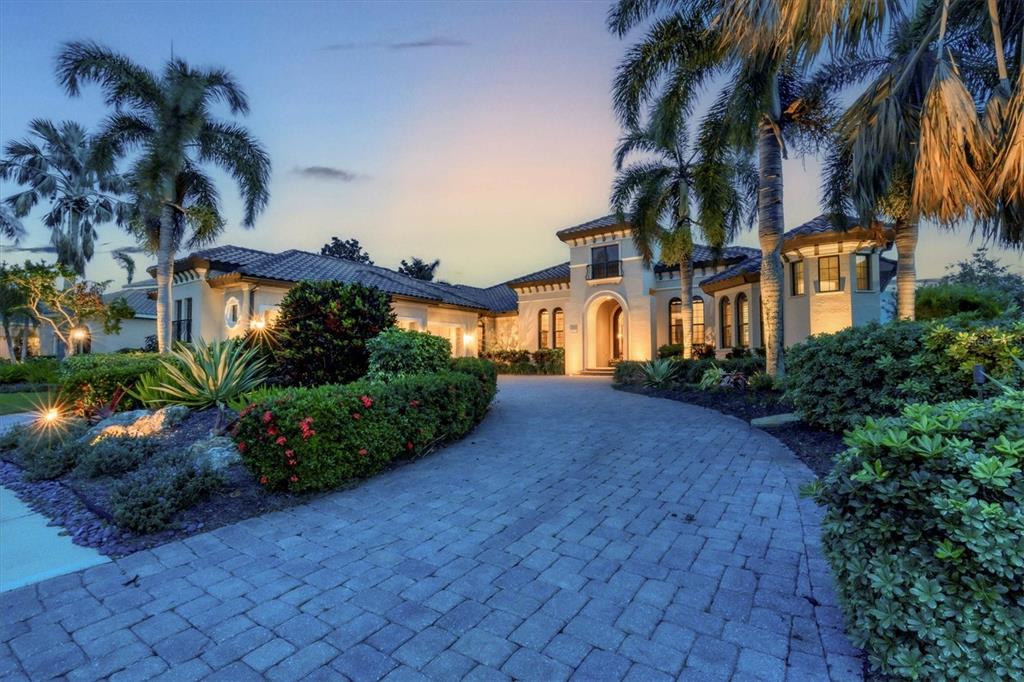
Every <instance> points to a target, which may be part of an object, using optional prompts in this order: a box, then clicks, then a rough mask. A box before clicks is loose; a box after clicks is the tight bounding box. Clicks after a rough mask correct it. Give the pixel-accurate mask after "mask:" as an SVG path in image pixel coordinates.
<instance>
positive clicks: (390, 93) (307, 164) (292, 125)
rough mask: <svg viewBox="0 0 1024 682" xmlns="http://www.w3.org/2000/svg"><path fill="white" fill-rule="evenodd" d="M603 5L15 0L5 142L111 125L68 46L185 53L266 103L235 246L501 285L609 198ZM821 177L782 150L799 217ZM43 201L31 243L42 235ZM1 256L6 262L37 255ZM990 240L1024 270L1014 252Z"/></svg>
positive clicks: (789, 214) (228, 198)
mask: <svg viewBox="0 0 1024 682" xmlns="http://www.w3.org/2000/svg"><path fill="white" fill-rule="evenodd" d="M607 7H608V3H607V2H589V3H588V2H529V3H527V2H522V3H516V2H508V3H499V2H478V3H468V2H467V3H413V2H409V3H390V4H389V3H384V2H374V3H345V4H342V3H336V2H279V3H274V2H200V3H187V2H71V3H62V2H12V1H10V0H5V1H4V2H2V3H0V140H2V141H3V142H4V143H6V142H7V141H9V140H11V139H12V138H16V137H22V136H24V135H25V133H26V127H27V124H28V122H29V121H30V120H31V119H32V118H35V117H44V118H51V119H56V120H61V119H72V120H76V121H79V122H81V123H83V124H85V125H86V126H88V127H90V128H91V129H95V128H96V126H97V125H98V124H99V122H100V121H101V120H102V118H103V116H104V114H105V113H106V108H105V106H104V105H103V102H102V100H101V98H100V93H99V89H98V88H97V87H95V86H87V87H86V90H85V92H84V95H83V96H82V97H80V98H78V99H69V98H68V97H66V96H65V94H64V93H63V92H62V90H61V89H60V87H59V86H58V84H57V82H56V79H55V77H54V73H53V71H54V69H53V67H54V58H55V56H56V54H57V52H58V49H59V47H60V44H61V43H62V42H63V41H66V40H74V39H93V40H96V41H99V42H101V43H103V44H105V45H107V46H109V47H110V48H113V49H115V50H117V51H120V52H123V53H125V54H127V55H129V56H130V57H132V58H133V59H135V60H136V61H138V62H140V63H142V64H144V65H146V66H148V67H150V68H153V69H159V68H160V67H161V66H162V63H163V62H164V60H166V58H167V57H168V56H170V55H171V53H172V50H173V54H175V55H178V56H180V57H183V58H185V59H186V60H188V61H189V62H191V63H193V64H196V65H217V66H223V67H225V68H227V69H229V70H230V71H231V72H232V73H233V74H234V75H235V76H236V78H237V79H238V81H239V82H240V83H241V84H242V85H243V86H244V88H245V89H246V91H247V92H248V94H249V97H250V101H251V106H252V113H251V115H250V116H248V117H247V118H245V119H244V120H243V122H244V124H245V125H246V126H248V127H249V129H250V130H251V131H252V132H253V133H254V134H255V135H256V136H257V137H258V138H259V139H260V140H262V142H263V143H264V145H265V146H266V147H267V149H268V150H269V152H270V155H271V158H272V159H273V164H274V174H273V180H272V184H271V201H270V205H269V208H268V210H267V211H266V212H265V213H264V214H263V215H262V216H261V217H260V218H259V220H258V222H257V224H256V227H255V228H254V229H253V230H243V229H242V228H241V227H240V226H239V224H240V221H241V211H240V206H239V201H238V199H237V190H236V189H235V187H234V186H233V185H232V184H231V183H230V181H229V180H228V179H226V178H224V179H223V180H222V181H221V183H220V188H221V193H222V195H223V197H224V199H225V201H224V208H225V214H226V217H227V219H228V223H229V227H228V229H227V230H226V231H225V233H224V236H223V238H222V240H221V243H234V244H239V245H245V246H250V247H253V248H259V249H266V250H283V249H288V248H300V249H307V250H314V251H315V250H318V249H319V248H320V246H321V245H322V244H323V243H324V242H326V241H329V239H330V237H331V236H332V235H337V236H339V237H342V238H348V237H354V238H356V239H358V240H359V241H360V242H362V244H363V245H364V246H365V248H366V249H367V250H368V251H369V253H370V254H371V256H372V257H373V259H374V260H375V261H376V262H377V263H378V264H379V265H385V266H391V267H393V266H396V265H397V264H398V262H399V261H400V260H401V259H402V258H408V257H410V256H420V257H422V258H426V259H433V258H440V259H441V261H442V264H441V269H440V272H439V276H440V277H441V278H443V279H446V280H449V281H453V282H463V283H467V284H476V285H490V284H493V283H496V282H499V281H504V280H506V279H509V278H511V277H514V276H516V275H520V274H524V273H527V272H531V271H533V270H537V269H540V268H542V267H546V266H548V265H551V264H554V263H557V262H560V261H562V260H565V259H566V258H567V255H568V251H567V249H566V248H565V247H564V245H562V244H561V243H560V242H559V241H558V240H557V239H556V238H555V236H554V232H555V230H557V229H559V228H562V227H565V226H568V225H572V224H575V223H579V222H583V221H585V220H589V219H591V218H594V217H597V216H600V215H604V214H606V213H607V212H608V210H609V209H608V191H609V187H610V183H611V179H612V175H613V169H612V161H611V153H612V149H613V147H614V145H615V141H616V137H617V135H618V126H617V124H616V121H615V118H614V116H613V115H612V112H611V108H610V97H609V88H610V83H611V79H612V76H613V72H614V68H615V65H616V63H617V62H618V61H619V59H620V58H621V57H622V54H623V53H624V51H625V49H626V47H627V45H628V41H620V40H619V39H617V38H614V37H612V36H611V35H610V34H609V33H608V32H607V30H606V29H605V27H604V16H605V12H606V10H607ZM694 124H696V121H694ZM818 171H819V165H818V162H817V160H816V159H813V158H808V159H790V160H789V161H787V162H786V166H785V178H786V197H785V199H786V201H785V211H786V224H787V228H791V227H795V226H796V225H798V224H800V223H801V222H803V221H805V220H807V219H809V218H812V217H814V216H815V215H817V214H818V213H819V212H820V211H819V209H818V200H819V191H818V186H819V176H818ZM15 189H16V187H15V186H13V185H11V184H5V185H0V196H4V197H5V196H7V195H9V194H10V193H11V192H13V191H15ZM41 213H42V211H39V212H38V214H34V215H33V216H32V217H30V218H29V219H28V221H27V224H28V226H29V227H30V234H29V237H28V238H27V239H26V240H24V241H23V245H27V246H37V245H45V244H46V243H47V241H48V235H47V233H46V231H45V229H44V228H43V227H42V225H41V221H40V219H39V215H41ZM99 243H100V244H102V245H103V246H101V247H99V250H100V251H101V252H100V253H98V254H97V256H96V258H95V259H94V260H93V261H92V263H91V264H90V265H89V267H88V273H87V274H88V276H89V277H90V278H92V279H108V278H110V279H116V280H119V281H121V280H123V273H122V272H121V271H120V270H119V269H118V268H117V267H116V266H115V265H114V263H113V261H112V259H111V257H110V255H109V252H110V250H112V249H113V248H115V247H117V246H129V245H131V242H130V240H129V239H128V238H127V237H126V236H125V235H124V234H123V233H122V232H120V231H119V230H118V228H117V227H116V226H115V225H113V224H107V225H103V226H101V227H100V238H99ZM739 243H741V244H746V245H756V243H757V240H756V235H754V234H753V233H748V234H745V235H743V236H742V238H741V239H740V240H739ZM973 246H974V245H972V244H970V243H969V241H968V234H967V231H964V232H963V233H961V234H945V233H939V232H937V231H935V230H934V229H931V228H926V229H925V230H924V231H923V234H922V241H921V246H920V248H919V252H918V264H919V265H918V273H919V275H920V276H922V277H933V276H938V275H941V274H942V272H943V269H944V266H945V265H946V264H947V263H949V262H950V261H951V260H955V259H958V258H960V257H962V256H965V255H967V254H969V253H970V251H971V249H972V248H973ZM2 250H3V253H2V257H3V259H5V260H7V261H18V260H21V259H23V258H25V257H26V255H28V254H26V253H25V252H23V251H14V250H12V249H11V247H10V245H5V246H4V247H3V249H2ZM995 253H996V254H997V255H1001V256H1002V258H1003V260H1004V262H1006V263H1008V264H1010V265H1012V266H1013V267H1014V268H1015V269H1021V266H1022V260H1021V257H1020V256H1019V255H1018V254H1015V253H1010V252H1005V251H1003V252H1000V251H998V250H995ZM890 255H894V252H893V253H892V254H890ZM137 260H138V263H139V266H140V267H142V266H145V265H149V264H150V263H151V262H152V261H151V259H149V258H148V257H147V256H145V255H142V254H140V255H138V256H137Z"/></svg>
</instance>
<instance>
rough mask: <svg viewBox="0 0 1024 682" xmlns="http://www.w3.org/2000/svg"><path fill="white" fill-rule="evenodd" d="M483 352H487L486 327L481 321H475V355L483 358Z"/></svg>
mask: <svg viewBox="0 0 1024 682" xmlns="http://www.w3.org/2000/svg"><path fill="white" fill-rule="evenodd" d="M485 350H487V325H486V324H484V321H483V320H482V319H481V320H477V321H476V354H477V355H478V356H480V357H483V354H484V351H485Z"/></svg>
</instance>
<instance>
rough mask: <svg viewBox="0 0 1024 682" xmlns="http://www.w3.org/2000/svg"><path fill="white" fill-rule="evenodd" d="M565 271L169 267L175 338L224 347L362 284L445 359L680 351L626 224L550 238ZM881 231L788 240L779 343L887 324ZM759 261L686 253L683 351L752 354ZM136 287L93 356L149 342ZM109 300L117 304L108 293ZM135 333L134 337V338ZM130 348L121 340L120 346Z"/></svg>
mask: <svg viewBox="0 0 1024 682" xmlns="http://www.w3.org/2000/svg"><path fill="white" fill-rule="evenodd" d="M556 236H557V238H558V239H559V240H561V241H562V242H563V243H564V244H565V246H566V248H567V249H568V260H567V261H565V262H562V263H559V264H557V265H554V266H551V267H548V268H544V269H542V270H538V271H537V272H533V273H530V274H528V275H524V276H522V277H517V278H515V279H513V280H510V281H508V282H504V283H501V284H496V285H494V286H492V287H488V288H481V287H472V286H465V285H452V284H445V283H440V282H424V281H421V280H417V279H414V278H411V277H408V276H405V275H402V274H400V273H398V272H395V271H393V270H389V269H387V268H382V267H377V266H371V265H365V264H361V263H354V262H351V261H346V260H341V259H338V258H333V257H330V256H323V255H320V254H315V253H309V252H306V251H299V250H289V251H284V252H282V253H269V252H266V251H260V250H256V249H251V248H246V247H240V246H218V247H214V248H210V249H204V250H201V251H197V252H195V253H192V254H190V255H188V256H187V257H185V258H183V259H181V260H179V261H177V262H176V263H175V266H174V272H175V275H174V281H175V283H174V300H173V303H172V316H173V320H174V323H173V328H174V336H175V338H176V339H179V340H182V341H189V340H192V339H196V338H200V337H201V338H205V339H228V338H234V337H237V336H241V335H243V334H244V333H245V331H246V330H247V329H248V328H249V325H250V324H252V323H253V322H254V321H256V320H262V321H264V322H266V323H270V324H272V323H273V320H274V316H275V315H276V311H277V308H278V305H279V304H280V302H281V299H282V298H283V297H284V295H285V293H286V292H287V291H288V289H289V288H290V287H291V286H292V285H293V284H294V283H295V282H298V281H300V280H305V279H313V280H325V279H329V280H340V281H344V282H361V283H363V284H367V285H372V286H376V287H378V288H380V289H381V290H383V291H385V292H386V293H388V294H389V295H390V296H391V301H392V307H393V309H394V311H395V314H396V315H397V317H398V324H399V326H401V327H403V328H405V329H415V330H420V331H428V332H431V333H433V334H437V335H440V336H444V337H446V338H448V339H449V341H451V344H452V352H453V354H454V355H456V356H472V355H478V354H480V353H482V352H484V351H489V350H494V349H525V350H530V351H535V350H538V349H541V348H564V350H565V364H566V372H567V373H569V374H578V373H584V372H597V373H603V372H607V371H608V370H609V368H611V367H612V366H614V364H615V363H616V362H618V361H619V360H627V359H628V360H646V359H650V358H652V357H656V355H657V349H658V348H659V347H660V346H662V345H665V344H673V343H680V342H681V331H682V327H681V322H680V314H679V307H680V303H681V296H682V292H681V291H680V289H679V272H678V270H679V268H678V266H673V265H670V264H662V263H657V264H654V265H652V266H648V265H645V264H644V262H643V260H642V258H641V257H640V255H639V254H638V253H637V250H636V247H635V246H634V244H633V242H632V239H631V233H630V226H629V225H628V224H627V223H624V222H622V221H619V220H618V219H617V218H616V217H615V216H605V217H603V218H598V219H597V220H592V221H590V222H586V223H583V224H580V225H575V226H572V227H567V228H565V229H562V230H559V231H558V232H557V233H556ZM891 246H892V232H891V230H890V229H888V228H887V227H885V226H881V225H878V226H874V227H872V228H870V229H866V228H862V227H860V226H858V225H857V224H856V221H854V220H853V219H847V228H846V229H845V230H842V231H839V230H837V229H836V228H835V226H834V224H833V221H832V220H830V219H829V218H828V217H826V216H819V217H817V218H815V219H814V220H811V221H810V222H807V223H805V224H803V225H801V226H799V227H797V228H795V229H793V230H790V231H789V232H787V233H786V234H785V236H784V239H783V246H782V256H783V262H784V268H785V282H784V294H783V320H784V332H785V343H786V345H787V346H788V345H792V344H794V343H797V342H799V341H801V340H803V339H805V338H807V337H808V336H809V335H811V334H817V333H822V332H831V331H836V330H839V329H843V328H845V327H849V326H851V325H858V324H864V323H866V322H868V321H871V320H877V321H885V320H886V319H888V317H889V316H891V312H890V311H891V308H892V306H891V305H887V303H886V300H887V299H889V298H891V297H892V291H891V288H890V286H889V284H890V282H891V281H892V280H893V277H894V275H895V270H896V263H895V262H894V261H892V260H890V259H887V258H885V257H883V256H882V254H883V253H884V252H885V251H886V250H888V249H889V248H890V247H891ZM760 265H761V256H760V252H759V251H758V250H757V249H751V248H747V247H739V246H729V247H725V248H723V249H721V250H719V251H718V252H715V251H713V250H712V249H709V248H707V247H705V246H697V247H696V249H695V253H694V286H693V290H692V291H691V292H689V295H690V296H691V297H692V299H693V303H694V325H693V343H694V344H705V345H707V346H710V347H712V348H714V349H715V353H716V354H717V355H719V356H724V355H727V354H728V353H730V352H731V351H733V350H734V349H736V348H741V347H742V348H748V349H754V348H758V347H761V346H762V345H763V342H762V331H761V328H762V325H761V314H760V310H761V296H760V287H759V279H760ZM147 284H148V286H149V287H152V281H151V280H150V282H148V283H142V284H140V285H136V286H135V287H132V288H131V289H127V290H125V291H124V292H120V293H121V294H126V295H128V297H129V298H128V300H129V303H130V304H131V305H133V307H135V309H136V314H137V319H136V320H134V321H130V322H128V323H126V330H127V331H126V330H122V334H121V335H120V336H119V337H111V338H103V335H102V334H100V333H95V334H94V341H93V349H94V350H112V349H115V348H122V347H132V346H134V347H138V346H139V345H141V343H138V341H139V338H138V337H139V336H140V335H141V333H142V331H141V330H145V329H148V330H149V331H148V334H152V333H153V322H152V320H153V318H154V317H155V310H154V309H153V307H152V299H151V296H152V294H151V293H147V292H146V287H147ZM115 295H117V294H115ZM137 329H138V330H139V331H137ZM129 337H130V338H129Z"/></svg>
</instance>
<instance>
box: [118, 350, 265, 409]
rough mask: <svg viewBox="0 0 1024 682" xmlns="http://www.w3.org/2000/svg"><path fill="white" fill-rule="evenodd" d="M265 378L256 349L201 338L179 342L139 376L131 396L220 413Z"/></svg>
mask: <svg viewBox="0 0 1024 682" xmlns="http://www.w3.org/2000/svg"><path fill="white" fill-rule="evenodd" d="M266 377H267V374H266V368H265V365H264V362H263V359H262V358H260V357H259V349H258V348H255V347H252V346H247V345H245V344H243V343H239V342H237V341H214V342H212V343H207V342H206V341H202V340H200V341H197V342H196V343H193V344H189V345H185V344H179V345H178V346H177V347H176V348H175V349H174V350H173V351H172V352H171V353H170V354H169V355H167V356H166V358H162V359H161V360H160V366H159V368H158V369H156V370H154V371H152V372H149V373H147V374H144V375H143V376H141V377H139V380H138V382H137V383H136V385H135V388H134V389H132V391H131V393H130V395H131V396H132V397H134V398H136V399H138V400H139V401H140V402H142V403H143V404H144V405H147V406H159V405H185V406H186V407H192V408H196V409H205V408H208V407H216V408H217V409H218V410H220V412H221V415H223V413H224V410H225V408H226V407H227V405H228V403H230V402H232V401H234V400H236V399H237V398H238V397H239V396H241V395H244V394H245V393H247V392H249V391H252V390H253V389H255V388H256V387H258V386H259V385H260V384H262V383H263V382H264V381H265V380H266ZM218 426H219V425H218Z"/></svg>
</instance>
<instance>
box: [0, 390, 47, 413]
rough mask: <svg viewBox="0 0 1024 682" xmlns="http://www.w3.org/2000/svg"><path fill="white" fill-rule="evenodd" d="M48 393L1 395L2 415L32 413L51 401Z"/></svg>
mask: <svg viewBox="0 0 1024 682" xmlns="http://www.w3.org/2000/svg"><path fill="white" fill-rule="evenodd" d="M49 395H50V394H49V393H47V392H46V391H38V392H36V391H30V392H26V393H0V415H4V414H16V413H18V412H32V411H34V410H36V409H38V408H39V406H40V405H46V404H47V403H48V402H49V401H48V398H49Z"/></svg>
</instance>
